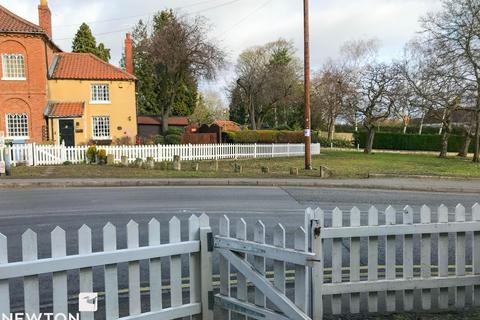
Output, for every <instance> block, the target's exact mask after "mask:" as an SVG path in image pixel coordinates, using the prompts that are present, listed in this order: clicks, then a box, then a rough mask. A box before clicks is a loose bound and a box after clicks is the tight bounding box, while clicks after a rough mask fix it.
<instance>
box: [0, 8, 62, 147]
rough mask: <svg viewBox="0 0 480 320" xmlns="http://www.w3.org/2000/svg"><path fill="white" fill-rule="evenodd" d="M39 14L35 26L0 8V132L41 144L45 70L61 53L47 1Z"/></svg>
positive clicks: (46, 94) (45, 97) (46, 70)
mask: <svg viewBox="0 0 480 320" xmlns="http://www.w3.org/2000/svg"><path fill="white" fill-rule="evenodd" d="M38 11H39V25H38V26H37V25H35V24H33V23H31V22H29V21H27V20H25V19H23V18H21V17H19V16H17V15H15V14H14V13H12V12H10V11H8V10H7V9H6V8H4V7H2V6H0V62H1V67H0V131H4V133H5V135H6V136H7V137H8V138H12V139H14V140H16V141H20V142H22V141H28V142H41V141H42V140H43V138H44V136H45V134H46V127H45V120H44V116H43V111H44V108H45V105H46V104H47V98H48V93H47V81H48V79H47V73H48V66H49V65H50V64H51V62H52V60H53V56H54V54H55V53H56V52H60V51H61V50H60V49H59V48H58V47H57V46H56V45H55V44H54V43H53V41H52V25H51V13H50V9H49V8H48V6H47V1H46V0H42V1H41V3H40V5H39V7H38Z"/></svg>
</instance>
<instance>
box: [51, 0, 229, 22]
mask: <svg viewBox="0 0 480 320" xmlns="http://www.w3.org/2000/svg"><path fill="white" fill-rule="evenodd" d="M218 1H220V0H206V1H200V2H196V3H192V4H189V5H186V6H181V7H175V8H174V10H182V9H187V8H191V7H196V6H200V5H202V4H207V3H212V2H218ZM227 4H228V3H226V4H221V5H219V6H218V7H220V6H223V5H227ZM216 7H217V6H215V7H213V8H214V9H215V8H216ZM206 10H209V8H207V9H205V11H206ZM202 11H203V10H201V11H200V12H202ZM151 14H152V12H147V13H143V14H137V15H132V16H124V17H119V18H113V19H105V20H94V21H87V22H86V23H87V24H97V23H105V22H111V21H119V20H127V19H131V18H138V17H144V16H149V15H151ZM80 25H81V23H75V24H65V25H59V26H55V28H66V27H75V26H80Z"/></svg>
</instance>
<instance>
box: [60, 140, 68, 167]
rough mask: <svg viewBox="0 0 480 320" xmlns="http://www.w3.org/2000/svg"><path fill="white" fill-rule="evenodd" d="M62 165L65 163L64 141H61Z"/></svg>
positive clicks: (65, 149)
mask: <svg viewBox="0 0 480 320" xmlns="http://www.w3.org/2000/svg"><path fill="white" fill-rule="evenodd" d="M61 147H62V149H61V150H62V163H61V164H63V163H65V161H67V147H65V140H63V141H62V146H61Z"/></svg>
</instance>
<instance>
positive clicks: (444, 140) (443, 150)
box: [439, 129, 450, 158]
mask: <svg viewBox="0 0 480 320" xmlns="http://www.w3.org/2000/svg"><path fill="white" fill-rule="evenodd" d="M449 131H450V130H448V129H446V130H444V131H443V133H442V146H441V150H440V155H439V157H440V158H446V157H447V154H448V138H450V132H449Z"/></svg>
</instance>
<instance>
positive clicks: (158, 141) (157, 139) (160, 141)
mask: <svg viewBox="0 0 480 320" xmlns="http://www.w3.org/2000/svg"><path fill="white" fill-rule="evenodd" d="M153 142H154V143H155V144H164V143H165V138H164V137H163V136H161V135H156V136H155V137H153Z"/></svg>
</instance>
